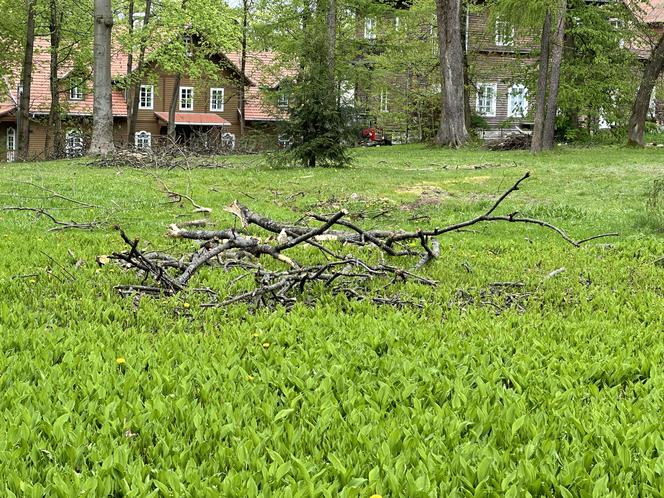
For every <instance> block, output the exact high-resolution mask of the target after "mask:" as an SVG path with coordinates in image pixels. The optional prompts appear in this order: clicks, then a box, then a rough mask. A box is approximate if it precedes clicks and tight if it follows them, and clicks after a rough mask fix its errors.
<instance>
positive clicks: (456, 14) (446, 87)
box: [436, 0, 468, 147]
mask: <svg viewBox="0 0 664 498" xmlns="http://www.w3.org/2000/svg"><path fill="white" fill-rule="evenodd" d="M436 19H437V25H438V57H439V59H440V71H441V81H442V89H441V94H440V98H441V113H440V126H439V129H438V135H437V136H436V143H437V144H438V145H447V146H450V147H459V146H460V145H463V144H464V143H465V142H466V140H467V139H468V130H467V129H466V118H465V112H466V108H465V99H464V82H465V79H464V69H465V64H464V56H463V42H462V40H461V0H436Z"/></svg>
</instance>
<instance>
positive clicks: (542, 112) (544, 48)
mask: <svg viewBox="0 0 664 498" xmlns="http://www.w3.org/2000/svg"><path fill="white" fill-rule="evenodd" d="M550 41H551V11H550V10H547V11H546V15H545V16H544V26H543V27H542V40H541V42H540V58H539V76H538V78H537V104H536V107H535V123H534V125H533V140H532V144H531V146H530V152H534V153H535V152H542V142H543V139H544V120H545V117H546V88H547V80H548V76H549V46H550Z"/></svg>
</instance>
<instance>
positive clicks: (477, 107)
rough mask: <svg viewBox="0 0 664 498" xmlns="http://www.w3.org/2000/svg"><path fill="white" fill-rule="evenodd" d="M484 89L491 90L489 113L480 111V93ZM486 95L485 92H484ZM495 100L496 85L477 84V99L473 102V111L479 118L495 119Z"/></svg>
mask: <svg viewBox="0 0 664 498" xmlns="http://www.w3.org/2000/svg"><path fill="white" fill-rule="evenodd" d="M485 88H491V89H493V99H492V100H491V103H490V106H489V107H490V109H489V112H486V113H485V112H482V110H481V109H480V93H481V91H482V89H485ZM485 93H486V92H485ZM497 100H498V83H478V84H477V98H476V101H475V111H477V114H479V115H480V116H484V117H486V118H495V117H496V107H497V105H496V104H497Z"/></svg>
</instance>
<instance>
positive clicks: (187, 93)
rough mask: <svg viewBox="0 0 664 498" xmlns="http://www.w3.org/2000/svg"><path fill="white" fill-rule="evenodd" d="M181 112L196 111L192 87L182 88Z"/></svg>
mask: <svg viewBox="0 0 664 498" xmlns="http://www.w3.org/2000/svg"><path fill="white" fill-rule="evenodd" d="M180 110H181V111H193V110H194V89H193V88H192V87H190V86H181V87H180Z"/></svg>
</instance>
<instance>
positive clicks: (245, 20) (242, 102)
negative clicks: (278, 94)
mask: <svg viewBox="0 0 664 498" xmlns="http://www.w3.org/2000/svg"><path fill="white" fill-rule="evenodd" d="M250 8H251V0H242V28H241V29H242V35H241V39H240V72H241V73H242V74H247V44H248V35H249V9H250ZM246 90H247V85H246V80H245V78H240V79H239V80H238V112H239V114H240V135H241V136H244V133H245V126H246V116H245V110H246V107H247V103H246Z"/></svg>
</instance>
